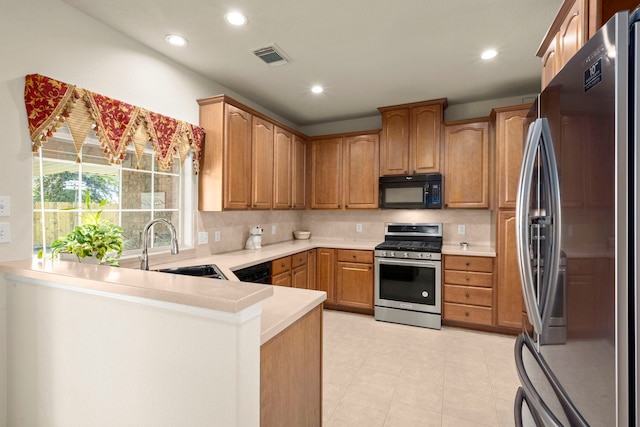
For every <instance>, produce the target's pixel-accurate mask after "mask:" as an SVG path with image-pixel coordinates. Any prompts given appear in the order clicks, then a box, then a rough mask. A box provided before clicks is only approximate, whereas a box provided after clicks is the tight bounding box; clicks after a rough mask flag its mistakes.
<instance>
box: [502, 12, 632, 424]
mask: <svg viewBox="0 0 640 427" xmlns="http://www.w3.org/2000/svg"><path fill="white" fill-rule="evenodd" d="M639 16H640V14H639V13H638V11H635V12H633V13H629V12H620V13H618V14H616V15H615V16H614V17H613V18H612V19H611V20H610V21H609V22H608V23H607V24H606V25H605V26H604V27H603V28H601V29H600V31H598V33H597V34H596V35H594V36H593V37H592V38H591V39H590V40H589V41H588V42H587V43H586V44H585V46H583V47H582V49H581V50H580V51H579V52H578V53H577V54H576V55H575V56H574V57H573V58H572V59H571V60H570V61H569V62H568V63H567V64H566V65H565V66H564V67H563V69H562V70H561V71H560V72H559V73H558V74H557V75H556V76H555V77H554V79H553V80H552V81H551V82H550V83H549V85H548V86H547V87H546V88H545V89H544V91H543V92H542V93H541V94H540V95H539V96H538V98H537V101H536V103H535V104H534V106H533V107H532V110H531V112H530V114H529V120H528V121H527V122H528V126H529V128H528V135H527V140H526V142H525V149H524V157H523V165H522V170H521V175H520V185H519V189H518V203H517V209H516V217H517V220H516V222H517V224H516V236H517V241H518V244H517V248H518V259H519V267H520V273H521V279H522V288H523V294H524V299H525V309H526V315H525V316H523V332H522V333H521V334H520V335H519V336H518V339H517V340H516V346H515V359H516V366H517V370H518V375H519V378H520V383H521V387H520V388H519V389H518V392H517V395H516V398H515V405H514V417H515V422H516V425H544V426H547V425H562V426H606V427H611V426H637V425H639V420H638V372H637V371H638V314H637V308H638V292H637V283H638V277H637V276H638V251H637V242H638V224H637V223H638V207H637V204H638V202H637V191H638V185H637V183H638V176H637V174H638V171H637V168H638V148H637V145H638V144H637V141H638V127H639V123H638V122H640V120H639V118H640V108H639V106H638V100H639V99H638V98H639V97H638V73H639V72H640V65H639V64H640V61H638V57H639V56H640V55H639V54H638V44H639V43H638V31H639V30H640V28H636V27H639V26H640V24H639V23H638V22H636V21H638V20H639Z"/></svg>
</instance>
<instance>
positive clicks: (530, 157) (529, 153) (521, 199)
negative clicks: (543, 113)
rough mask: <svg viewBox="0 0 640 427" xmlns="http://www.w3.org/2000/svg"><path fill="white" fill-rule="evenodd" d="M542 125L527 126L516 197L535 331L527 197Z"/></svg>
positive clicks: (537, 317)
mask: <svg viewBox="0 0 640 427" xmlns="http://www.w3.org/2000/svg"><path fill="white" fill-rule="evenodd" d="M541 127H542V124H541V122H540V121H539V120H536V121H534V122H533V123H531V125H530V126H529V131H528V133H527V142H526V144H525V147H524V153H523V161H522V169H521V170H520V179H519V183H518V193H517V196H516V247H517V251H518V263H519V267H520V279H521V283H522V295H523V297H524V303H525V306H526V309H527V316H528V317H529V322H530V323H531V325H532V326H533V330H534V331H535V332H536V333H537V334H541V333H542V317H541V314H540V310H539V308H538V305H537V303H536V299H537V298H536V290H535V287H534V282H533V269H532V267H531V259H530V251H529V248H530V245H529V200H530V199H531V185H532V181H533V172H534V168H535V163H536V152H537V149H538V142H539V139H540V135H541V134H542V130H541Z"/></svg>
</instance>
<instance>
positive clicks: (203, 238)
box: [198, 231, 209, 245]
mask: <svg viewBox="0 0 640 427" xmlns="http://www.w3.org/2000/svg"><path fill="white" fill-rule="evenodd" d="M207 243H209V233H208V232H207V231H198V244H199V245H206V244H207Z"/></svg>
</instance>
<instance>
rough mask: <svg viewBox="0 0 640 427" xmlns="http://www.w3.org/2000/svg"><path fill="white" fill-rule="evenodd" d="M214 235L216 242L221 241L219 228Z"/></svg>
mask: <svg viewBox="0 0 640 427" xmlns="http://www.w3.org/2000/svg"><path fill="white" fill-rule="evenodd" d="M213 236H214V237H213V239H214V240H215V241H216V242H219V241H220V230H217V231H216V232H215V233H213Z"/></svg>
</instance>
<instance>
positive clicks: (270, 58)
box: [253, 44, 289, 67]
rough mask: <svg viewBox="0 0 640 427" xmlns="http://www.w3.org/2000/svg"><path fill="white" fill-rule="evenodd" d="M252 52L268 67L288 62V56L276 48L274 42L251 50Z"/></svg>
mask: <svg viewBox="0 0 640 427" xmlns="http://www.w3.org/2000/svg"><path fill="white" fill-rule="evenodd" d="M253 54H254V55H255V56H257V57H258V58H260V59H262V60H263V61H264V63H265V64H267V65H269V66H270V67H274V66H276V65H283V64H286V63H288V62H289V58H287V56H286V55H285V54H284V52H282V50H280V48H278V47H277V46H276V45H275V44H272V45H271V46H267V47H262V48H260V49H256V50H254V51H253Z"/></svg>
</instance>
